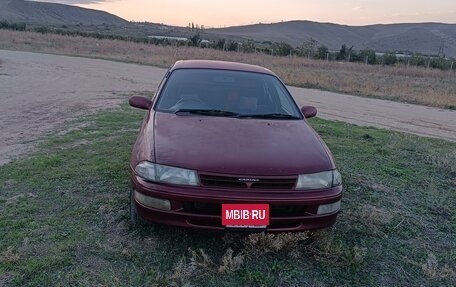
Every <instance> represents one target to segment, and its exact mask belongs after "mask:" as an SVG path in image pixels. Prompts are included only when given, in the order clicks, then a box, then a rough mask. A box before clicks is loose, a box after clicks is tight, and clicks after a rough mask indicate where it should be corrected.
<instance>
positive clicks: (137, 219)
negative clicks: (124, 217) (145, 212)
mask: <svg viewBox="0 0 456 287" xmlns="http://www.w3.org/2000/svg"><path fill="white" fill-rule="evenodd" d="M133 196H134V195H133V189H131V190H130V222H131V223H132V224H133V225H140V226H147V227H149V228H150V229H152V230H155V225H154V224H153V223H150V222H147V221H145V220H144V219H143V218H142V217H141V216H140V215H139V214H138V211H137V209H136V203H135V200H134V198H133Z"/></svg>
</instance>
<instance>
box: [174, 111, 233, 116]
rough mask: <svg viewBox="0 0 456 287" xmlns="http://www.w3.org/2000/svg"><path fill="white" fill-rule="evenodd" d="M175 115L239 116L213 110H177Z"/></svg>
mask: <svg viewBox="0 0 456 287" xmlns="http://www.w3.org/2000/svg"><path fill="white" fill-rule="evenodd" d="M174 113H175V114H179V113H189V114H197V115H203V116H215V117H237V116H239V114H238V113H234V112H230V111H223V110H215V109H178V110H177V111H175V112H174Z"/></svg>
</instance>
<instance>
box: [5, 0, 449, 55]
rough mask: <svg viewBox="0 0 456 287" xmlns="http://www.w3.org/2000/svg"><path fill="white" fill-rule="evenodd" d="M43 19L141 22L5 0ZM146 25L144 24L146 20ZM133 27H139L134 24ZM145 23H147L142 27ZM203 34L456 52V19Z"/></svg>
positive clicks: (11, 15)
mask: <svg viewBox="0 0 456 287" xmlns="http://www.w3.org/2000/svg"><path fill="white" fill-rule="evenodd" d="M1 20H6V21H9V22H14V23H18V22H23V23H27V24H37V25H54V26H62V25H77V24H83V25H85V26H87V25H96V26H100V25H110V26H118V27H127V26H128V27H130V28H131V29H132V30H134V28H135V27H136V28H137V27H138V26H139V25H135V24H134V23H131V22H128V21H126V20H124V19H122V18H120V17H118V16H115V15H112V14H110V13H107V12H104V11H99V10H93V9H85V8H80V7H76V6H71V5H64V4H56V3H45V2H34V1H24V0H0V21H1ZM143 26H144V25H143ZM165 26H166V25H156V24H151V25H148V26H147V27H146V28H147V29H146V28H144V29H145V30H144V31H146V32H144V31H142V32H141V33H144V35H146V36H147V35H163V36H179V37H189V38H190V37H191V36H193V34H194V33H196V32H190V31H189V30H188V28H184V27H172V26H166V27H165ZM132 27H133V28H132ZM141 29H142V28H141ZM202 33H203V37H206V36H210V37H208V38H209V39H220V38H227V39H231V40H234V41H239V40H241V41H242V40H249V39H252V40H255V41H258V42H265V41H269V42H286V43H289V44H291V45H292V46H294V47H296V46H300V45H302V44H303V43H304V42H306V41H308V40H309V39H311V38H312V39H314V40H316V41H318V45H325V46H327V47H328V48H329V49H330V50H335V51H337V50H339V49H340V47H341V46H342V44H346V45H347V46H348V47H351V46H353V47H354V49H355V50H362V49H365V48H370V49H374V50H375V51H376V52H411V53H421V54H424V55H438V56H446V57H453V58H456V24H443V23H406V24H378V25H367V26H347V25H339V24H332V23H318V22H312V21H288V22H280V23H271V24H254V25H246V26H233V27H227V28H217V29H215V28H214V29H205V30H204V32H202Z"/></svg>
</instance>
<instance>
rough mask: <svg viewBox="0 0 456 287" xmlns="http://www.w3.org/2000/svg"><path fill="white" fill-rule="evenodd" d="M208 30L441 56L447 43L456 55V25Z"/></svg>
mask: <svg viewBox="0 0 456 287" xmlns="http://www.w3.org/2000/svg"><path fill="white" fill-rule="evenodd" d="M206 32H207V33H210V34H217V35H220V36H225V37H227V38H232V39H243V40H247V39H252V40H255V41H272V42H286V43H289V44H291V45H293V46H299V45H302V44H303V43H304V42H306V41H308V40H309V39H310V38H312V39H315V40H317V41H318V43H319V45H325V46H327V47H329V48H330V49H332V50H338V49H340V47H341V45H342V44H347V46H349V47H350V46H354V49H356V50H360V49H364V48H371V49H374V50H376V51H377V52H387V51H409V52H415V53H422V54H427V55H437V54H438V53H439V51H440V48H441V46H442V44H443V47H444V49H443V52H444V54H445V55H446V56H448V57H456V24H442V23H416V24H385V25H368V26H347V25H338V24H332V23H318V22H311V21H289V22H281V23H272V24H255V25H246V26H234V27H227V28H218V29H208V30H206Z"/></svg>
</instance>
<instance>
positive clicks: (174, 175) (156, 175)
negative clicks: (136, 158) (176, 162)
mask: <svg viewBox="0 0 456 287" xmlns="http://www.w3.org/2000/svg"><path fill="white" fill-rule="evenodd" d="M135 173H136V175H138V176H139V177H142V178H144V179H146V180H149V181H155V182H164V183H172V184H181V185H192V186H197V185H198V175H197V173H196V171H194V170H190V169H185V168H179V167H172V166H166V165H161V164H155V163H151V162H148V161H142V162H140V163H139V164H138V165H137V166H136V167H135Z"/></svg>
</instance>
